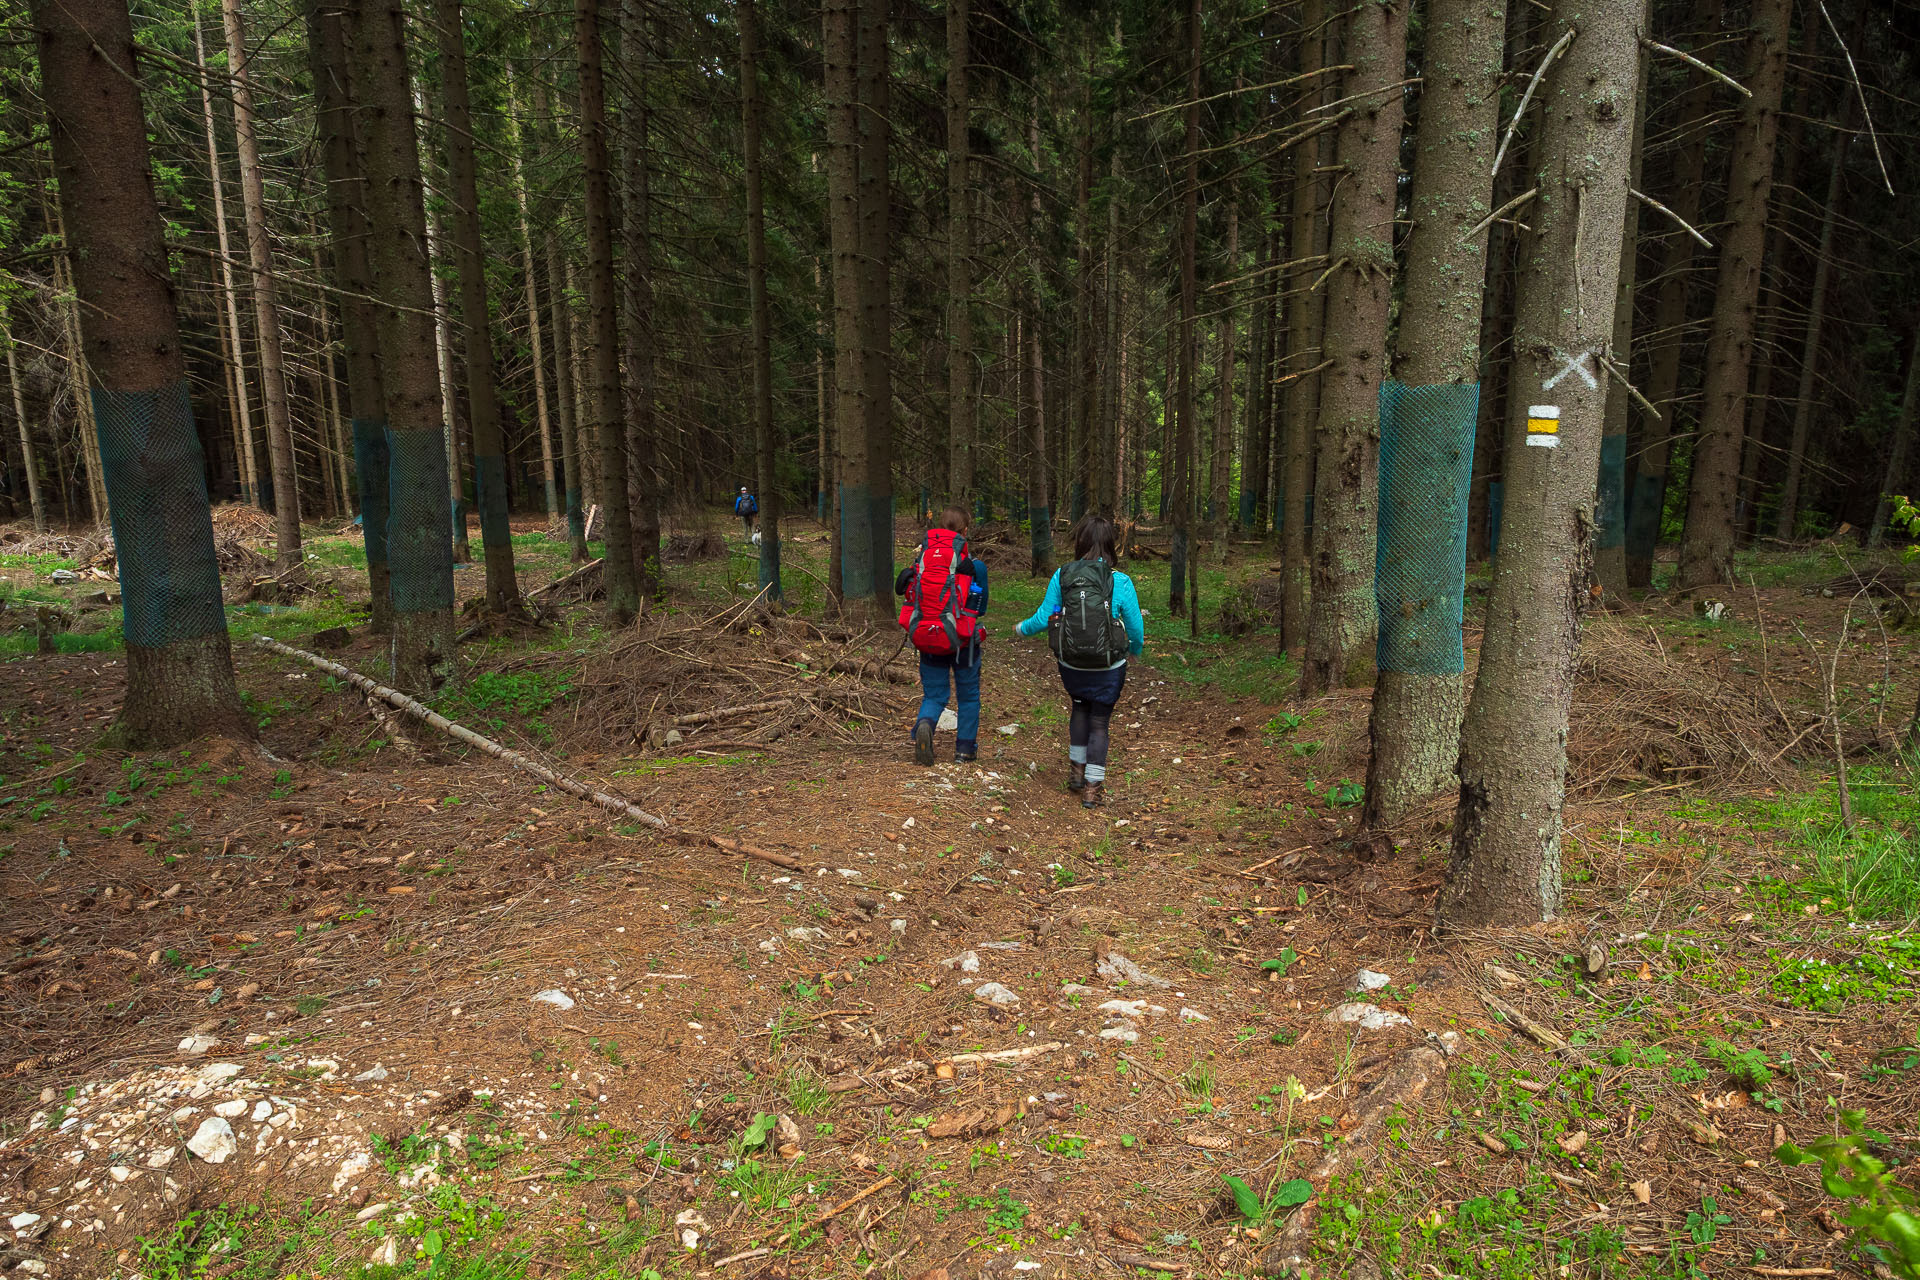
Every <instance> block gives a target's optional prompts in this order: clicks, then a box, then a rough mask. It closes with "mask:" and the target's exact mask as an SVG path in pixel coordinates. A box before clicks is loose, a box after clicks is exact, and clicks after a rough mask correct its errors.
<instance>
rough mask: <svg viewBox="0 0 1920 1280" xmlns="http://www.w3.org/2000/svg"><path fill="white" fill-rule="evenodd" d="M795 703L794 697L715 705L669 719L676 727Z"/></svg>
mask: <svg viewBox="0 0 1920 1280" xmlns="http://www.w3.org/2000/svg"><path fill="white" fill-rule="evenodd" d="M792 705H793V699H792V698H774V699H771V700H770V701H767V702H749V703H747V704H746V705H744V706H739V707H715V708H714V709H713V710H711V711H689V712H688V713H687V714H686V715H683V716H675V717H674V718H673V719H671V720H669V721H667V723H668V724H670V725H672V726H673V727H674V728H676V729H684V728H686V727H687V726H689V725H696V724H708V723H710V722H712V721H714V720H728V719H731V718H733V717H734V716H753V715H759V714H760V713H761V712H762V711H779V710H781V709H783V708H786V707H790V706H792Z"/></svg>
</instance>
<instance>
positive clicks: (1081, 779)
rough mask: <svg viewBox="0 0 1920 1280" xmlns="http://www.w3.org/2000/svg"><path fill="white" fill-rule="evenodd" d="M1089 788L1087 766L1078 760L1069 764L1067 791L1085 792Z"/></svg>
mask: <svg viewBox="0 0 1920 1280" xmlns="http://www.w3.org/2000/svg"><path fill="white" fill-rule="evenodd" d="M1086 786H1087V766H1086V765H1084V764H1081V763H1080V762H1079V761H1078V760H1070V761H1068V762H1067V790H1069V791H1084V790H1085V789H1086Z"/></svg>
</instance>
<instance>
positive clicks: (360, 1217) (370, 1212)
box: [353, 1200, 391, 1222]
mask: <svg viewBox="0 0 1920 1280" xmlns="http://www.w3.org/2000/svg"><path fill="white" fill-rule="evenodd" d="M390 1207H391V1206H390V1205H389V1204H388V1202H387V1201H385V1200H382V1201H381V1202H380V1203H379V1204H370V1205H368V1206H367V1207H366V1208H364V1209H362V1210H361V1211H360V1212H358V1213H356V1214H354V1215H353V1220H354V1221H355V1222H371V1221H372V1220H373V1219H375V1218H377V1217H379V1216H380V1215H381V1214H383V1213H385V1212H386V1211H387V1210H388V1209H389V1208H390Z"/></svg>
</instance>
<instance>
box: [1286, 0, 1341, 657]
mask: <svg viewBox="0 0 1920 1280" xmlns="http://www.w3.org/2000/svg"><path fill="white" fill-rule="evenodd" d="M1327 21H1328V17H1327V8H1326V2H1325V0H1301V3H1300V41H1299V45H1300V74H1301V75H1302V76H1308V75H1311V76H1315V77H1316V78H1315V79H1314V80H1312V81H1310V82H1309V83H1310V84H1313V85H1315V86H1317V88H1316V90H1315V93H1314V96H1315V98H1316V99H1317V100H1318V104H1317V105H1318V106H1319V107H1320V108H1324V107H1326V106H1327V105H1328V104H1329V103H1330V102H1331V101H1332V90H1331V83H1332V82H1331V80H1330V78H1329V77H1327V76H1323V75H1320V74H1319V73H1320V72H1321V71H1322V69H1323V68H1325V67H1326V66H1327V65H1328V64H1327V47H1326V23H1327ZM1326 137H1327V135H1326V134H1321V135H1320V136H1319V137H1318V138H1315V139H1312V140H1310V141H1309V142H1308V143H1303V144H1299V145H1296V146H1295V147H1294V148H1293V190H1292V192H1291V194H1290V202H1291V206H1292V207H1291V209H1290V210H1289V220H1290V221H1291V223H1292V227H1291V230H1290V232H1289V235H1288V247H1287V256H1288V257H1289V258H1292V259H1293V260H1294V261H1296V262H1299V261H1302V260H1303V259H1312V258H1315V257H1317V255H1319V254H1323V253H1325V252H1326V246H1327V219H1326V208H1327V201H1328V197H1329V194H1330V191H1331V188H1330V187H1329V185H1328V175H1325V174H1322V173H1320V172H1318V170H1319V169H1320V168H1322V167H1323V165H1324V162H1325V160H1326V150H1327V143H1326ZM1320 274H1321V269H1320V266H1319V264H1318V263H1317V262H1308V263H1307V264H1306V265H1305V266H1303V267H1301V268H1300V269H1298V271H1297V273H1296V274H1295V275H1293V276H1292V277H1290V278H1288V280H1287V288H1288V291H1289V292H1290V294H1291V295H1292V296H1291V297H1290V298H1289V300H1288V302H1287V353H1286V361H1285V368H1286V370H1287V373H1286V377H1287V379H1288V381H1287V390H1286V406H1287V408H1286V424H1285V425H1286V430H1285V432H1284V433H1283V434H1284V440H1283V443H1282V448H1281V460H1282V465H1281V468H1280V557H1281V572H1280V649H1281V651H1282V652H1286V653H1298V652H1300V651H1301V650H1302V649H1304V648H1305V647H1306V643H1307V600H1308V597H1309V596H1310V594H1311V587H1312V581H1313V576H1312V568H1311V566H1310V565H1309V564H1308V560H1307V551H1308V546H1307V541H1308V538H1307V498H1308V495H1309V494H1310V493H1311V492H1312V491H1313V434H1314V426H1315V421H1316V418H1317V417H1318V414H1319V406H1320V375H1319V374H1318V373H1314V372H1310V370H1313V369H1315V368H1317V367H1318V366H1319V365H1320V363H1321V355H1320V353H1321V351H1322V349H1323V344H1322V341H1321V338H1322V334H1321V330H1322V328H1323V326H1324V324H1325V321H1326V298H1327V295H1326V294H1325V293H1323V292H1321V291H1319V290H1317V289H1312V288H1309V286H1310V285H1311V284H1312V283H1313V282H1314V281H1315V280H1316V279H1317V278H1318V277H1319V275H1320Z"/></svg>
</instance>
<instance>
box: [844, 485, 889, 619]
mask: <svg viewBox="0 0 1920 1280" xmlns="http://www.w3.org/2000/svg"><path fill="white" fill-rule="evenodd" d="M872 513H873V493H872V491H871V490H869V489H868V488H867V486H865V485H863V484H850V485H846V486H844V487H843V488H842V489H841V490H840V594H841V595H843V596H845V597H846V598H847V599H848V600H858V599H859V598H860V597H861V596H870V595H872V594H873V530H872V524H871V521H872ZM887 587H888V588H889V589H891V588H892V587H893V583H892V582H888V583H887Z"/></svg>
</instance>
